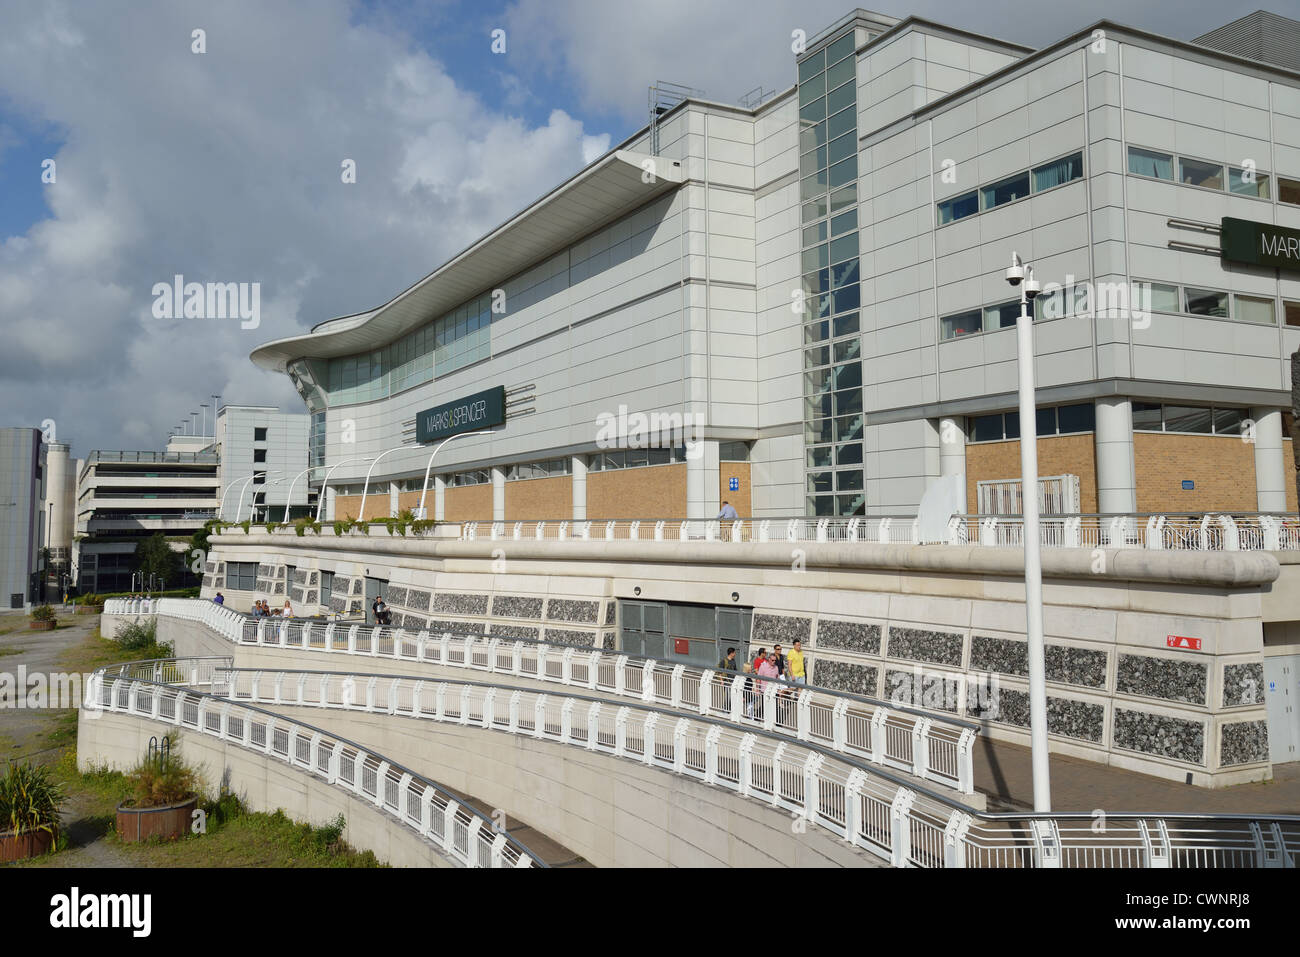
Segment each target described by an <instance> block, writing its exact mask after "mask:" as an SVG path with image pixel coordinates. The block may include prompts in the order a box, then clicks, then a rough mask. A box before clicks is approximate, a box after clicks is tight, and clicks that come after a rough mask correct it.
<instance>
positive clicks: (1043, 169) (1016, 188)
mask: <svg viewBox="0 0 1300 957" xmlns="http://www.w3.org/2000/svg"><path fill="white" fill-rule="evenodd" d="M1082 177H1083V153H1082V152H1079V153H1072V154H1071V155H1069V156H1064V157H1062V158H1061V159H1056V160H1052V161H1051V162H1050V163H1044V164H1043V165H1042V166H1035V167H1034V168H1032V169H1028V170H1025V171H1024V172H1023V173H1017V174H1015V175H1014V176H1008V177H1007V178H1006V179H1001V180H998V181H997V182H996V183H990V184H989V185H987V186H981V187H980V188H979V189H973V190H971V191H970V192H967V193H962V194H961V195H959V196H954V197H952V198H951V199H945V200H944V201H943V202H941V203H939V204H938V214H939V225H940V226H944V225H946V224H948V223H951V222H955V221H956V220H959V219H965V218H966V217H967V216H973V215H975V214H976V213H981V212H984V211H985V210H989V209H993V208H995V207H997V206H1003V205H1005V204H1007V203H1013V202H1015V201H1016V200H1018V199H1024V198H1025V197H1026V196H1029V195H1031V194H1034V193H1041V192H1044V191H1045V190H1049V189H1054V188H1055V187H1057V186H1062V185H1064V184H1065V183H1069V182H1071V181H1072V180H1076V179H1080V178H1082Z"/></svg>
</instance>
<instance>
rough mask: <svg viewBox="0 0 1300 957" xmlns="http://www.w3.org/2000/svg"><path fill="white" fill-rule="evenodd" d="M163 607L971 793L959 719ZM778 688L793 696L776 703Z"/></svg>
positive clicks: (580, 654) (689, 677) (708, 672)
mask: <svg viewBox="0 0 1300 957" xmlns="http://www.w3.org/2000/svg"><path fill="white" fill-rule="evenodd" d="M159 601H160V609H161V613H162V614H166V615H170V616H174V617H178V618H181V619H184V620H191V621H199V622H201V623H202V624H204V625H205V626H207V627H209V628H211V629H212V630H214V631H215V632H216V633H217V634H219V635H221V636H222V637H223V638H225V639H226V640H228V641H231V642H232V643H234V644H244V645H257V646H263V647H282V648H284V647H293V648H300V649H302V650H307V651H322V652H337V653H343V654H349V655H362V656H366V657H385V658H393V659H398V660H405V661H417V662H423V663H427V664H434V665H438V666H442V667H461V668H466V669H470V670H476V671H489V672H497V673H502V674H510V675H512V676H514V677H518V678H523V679H527V680H535V681H542V682H551V683H556V684H561V685H568V686H575V685H576V686H585V687H587V688H589V689H591V690H593V691H594V690H599V691H604V692H607V693H612V694H614V695H616V696H618V697H627V698H632V699H636V700H641V701H646V702H650V701H657V702H659V703H662V704H669V705H671V706H672V707H674V708H676V709H678V710H679V711H685V712H688V713H692V714H701V715H710V716H713V717H717V718H721V719H723V720H726V721H729V722H730V723H732V724H733V725H739V726H742V727H753V726H757V724H759V723H761V724H762V726H763V727H764V728H765V729H766V730H768V731H772V732H774V733H777V734H781V735H784V736H785V737H787V738H788V739H791V740H797V741H821V742H824V743H826V744H828V745H830V746H831V747H833V748H834V749H835V750H836V751H837V752H840V753H844V754H853V755H857V756H859V757H865V758H868V759H869V760H871V761H872V762H873V763H875V764H878V765H886V766H889V767H892V768H895V769H897V770H900V771H905V772H907V773H908V774H912V775H914V776H915V777H918V778H921V779H922V780H927V781H930V782H932V783H934V784H936V785H940V786H944V787H950V788H954V789H955V790H956V791H957V792H958V793H960V794H973V793H974V792H975V783H974V744H975V736H976V734H977V732H978V730H979V726H978V725H976V724H974V723H973V722H968V721H963V720H961V719H958V718H949V717H947V716H935V715H931V714H928V713H925V712H921V711H916V710H913V709H908V708H902V707H895V706H893V705H890V704H887V703H885V702H882V701H877V700H875V699H870V698H865V697H861V696H856V695H849V694H846V693H840V692H834V691H833V690H832V689H824V688H820V687H817V686H805V685H799V684H795V683H792V682H786V681H781V680H779V679H772V678H762V677H759V676H756V675H743V674H735V673H732V672H719V671H715V670H712V669H703V670H696V669H690V670H689V671H688V670H687V669H686V667H685V666H683V665H674V664H671V663H668V662H662V661H658V660H656V659H653V658H640V657H637V656H632V655H625V654H622V653H620V652H608V651H605V650H603V649H595V648H587V647H585V646H582V647H580V648H579V647H576V646H564V647H560V648H556V647H555V646H554V645H551V644H548V643H546V642H535V643H534V642H531V641H530V640H528V639H520V638H513V637H510V638H506V637H493V636H491V635H486V636H484V635H463V636H453V635H452V634H451V633H450V632H446V633H443V634H442V635H441V636H440V637H435V636H433V635H431V634H430V633H429V632H428V631H420V632H419V633H417V634H414V635H412V634H409V633H407V632H406V631H405V629H391V628H385V627H383V626H377V627H372V626H361V625H350V626H347V627H346V628H338V627H336V626H335V625H334V624H333V623H324V622H310V623H301V624H299V623H296V622H294V621H293V620H292V619H291V620H290V621H289V622H288V623H287V626H286V627H281V628H276V629H275V639H276V640H268V638H269V637H270V635H269V632H268V629H267V627H266V626H265V625H264V624H262V622H266V621H270V622H271V623H272V625H273V626H274V625H275V622H276V620H275V619H253V618H246V617H244V616H243V615H242V614H241V613H239V612H236V611H234V610H233V609H226V608H225V607H224V606H220V605H214V604H213V603H211V602H207V601H203V600H196V599H171V598H168V599H160V600H159ZM105 607H106V610H108V607H107V605H106V606H105ZM249 625H252V629H251V631H252V633H251V634H250V629H249ZM295 626H296V627H295ZM381 649H382V650H381ZM552 651H558V654H552V653H551V652H552ZM634 659H635V660H634ZM747 680H752V681H754V682H761V683H762V686H763V690H762V691H761V692H759V691H756V690H754V689H756V688H757V687H758V685H747ZM779 688H780V689H788V690H789V692H790V694H789V695H785V694H780V693H779V692H778V689H779Z"/></svg>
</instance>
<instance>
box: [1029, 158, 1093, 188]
mask: <svg viewBox="0 0 1300 957" xmlns="http://www.w3.org/2000/svg"><path fill="white" fill-rule="evenodd" d="M1082 176H1083V153H1075V154H1074V155H1073V156H1067V157H1065V158H1064V159H1059V160H1054V161H1053V162H1051V163H1047V164H1044V165H1043V166H1039V167H1036V168H1035V169H1034V192H1036V193H1039V192H1042V191H1043V190H1045V189H1051V188H1052V187H1053V186H1060V185H1061V184H1062V183H1068V182H1070V181H1071V180H1075V179H1080V178H1081V177H1082Z"/></svg>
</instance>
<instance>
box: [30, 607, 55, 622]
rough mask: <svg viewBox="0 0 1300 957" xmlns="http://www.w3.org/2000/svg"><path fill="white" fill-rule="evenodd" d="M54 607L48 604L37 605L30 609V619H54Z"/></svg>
mask: <svg viewBox="0 0 1300 957" xmlns="http://www.w3.org/2000/svg"><path fill="white" fill-rule="evenodd" d="M55 620H56V619H55V617H54V609H53V608H51V607H50V606H49V605H38V606H37V607H35V608H33V609H32V621H55Z"/></svg>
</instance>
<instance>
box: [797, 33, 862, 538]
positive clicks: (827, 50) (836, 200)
mask: <svg viewBox="0 0 1300 957" xmlns="http://www.w3.org/2000/svg"><path fill="white" fill-rule="evenodd" d="M854 42H855V37H854V31H853V30H852V29H849V31H848V32H847V33H845V34H844V35H843V36H840V37H837V38H836V39H835V40H833V41H831V42H830V43H829V44H827V45H826V46H824V47H823V48H821V49H820V50H818V51H817V52H816V53H813V54H811V55H809V56H808V57H806V58H805V59H804V60H803V61H801V62H800V63H799V152H800V159H799V175H800V186H799V191H800V196H799V198H800V201H801V202H802V204H803V206H802V218H801V221H802V227H803V242H802V246H801V248H802V251H803V252H802V256H803V264H802V272H803V293H804V300H803V302H804V314H803V315H804V327H803V345H804V350H803V368H804V389H803V392H804V440H805V442H804V444H805V447H806V450H807V452H806V454H807V461H806V462H805V475H806V492H807V507H808V514H810V515H855V514H862V513H863V511H864V504H865V502H866V492H865V490H864V489H865V476H864V473H863V457H862V437H863V426H864V410H863V405H862V358H861V349H862V338H861V332H860V324H859V318H858V307H859V306H860V305H861V295H860V292H859V288H860V287H859V280H860V278H861V276H860V268H859V260H858V225H859V224H858V145H857V144H858V112H857V58H856V57H855V56H854V55H853V51H854Z"/></svg>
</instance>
